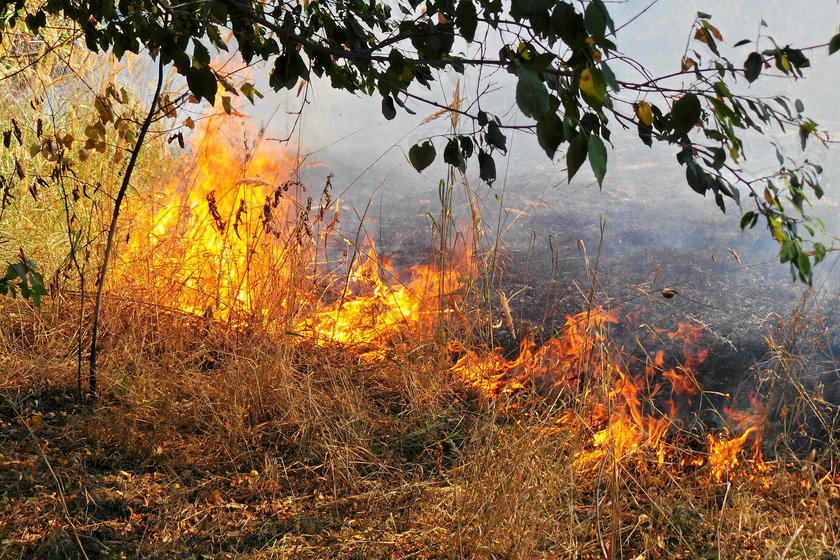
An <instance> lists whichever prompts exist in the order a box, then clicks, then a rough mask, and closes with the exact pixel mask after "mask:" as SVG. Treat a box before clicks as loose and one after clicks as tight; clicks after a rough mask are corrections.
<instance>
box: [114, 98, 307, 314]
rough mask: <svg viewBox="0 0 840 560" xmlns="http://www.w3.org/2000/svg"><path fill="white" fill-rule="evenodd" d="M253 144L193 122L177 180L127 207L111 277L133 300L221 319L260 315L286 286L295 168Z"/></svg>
mask: <svg viewBox="0 0 840 560" xmlns="http://www.w3.org/2000/svg"><path fill="white" fill-rule="evenodd" d="M255 137H256V134H255V133H254V131H252V130H249V128H248V126H247V124H246V123H245V121H243V120H242V119H238V118H234V117H231V116H229V115H225V114H216V115H210V116H207V117H205V118H204V119H201V120H199V122H198V124H197V126H196V130H195V133H194V134H193V136H192V140H191V142H190V146H191V155H192V158H191V160H190V161H189V162H186V163H184V165H183V171H182V173H181V174H180V175H179V176H176V177H173V178H172V179H171V180H170V181H168V182H167V183H166V184H164V185H162V186H161V188H160V189H159V190H156V191H153V192H151V193H149V194H148V195H147V197H146V199H145V200H143V201H142V204H141V205H138V206H137V207H135V208H133V212H132V214H133V220H132V223H131V226H130V236H129V240H128V242H127V243H126V245H125V247H123V249H122V252H121V255H122V265H121V267H120V270H121V272H122V274H121V276H122V277H123V278H122V279H121V281H125V280H126V279H128V280H129V281H130V280H132V279H133V280H134V281H133V282H131V284H132V290H134V293H138V292H139V293H140V294H143V296H144V297H146V298H147V299H148V300H149V301H154V302H155V303H157V304H160V305H165V306H169V307H172V308H176V309H180V310H183V311H186V312H190V313H197V314H208V313H212V314H214V315H215V316H216V317H218V318H220V319H223V320H227V319H230V318H231V317H233V316H238V315H243V314H253V313H255V312H260V310H261V309H260V306H261V305H262V303H260V302H258V301H257V300H262V302H264V301H266V300H267V298H268V297H269V296H270V295H273V294H272V287H273V283H276V282H278V281H282V280H284V279H286V278H288V276H289V275H290V274H291V272H292V268H291V260H292V256H293V254H294V250H295V249H297V248H299V247H300V246H302V245H301V244H300V243H299V241H300V236H301V235H302V231H301V228H300V225H299V224H298V223H297V222H298V220H297V216H298V212H299V207H300V204H299V202H298V198H299V197H300V196H301V192H300V187H299V185H298V184H297V183H295V182H294V181H292V180H291V179H292V176H293V175H292V173H293V171H294V169H295V165H296V160H295V158H294V157H292V156H291V155H289V154H288V153H286V152H285V151H283V150H282V149H280V148H279V147H278V146H276V145H272V144H268V143H267V142H259V143H256V144H252V143H253V142H254V138H255ZM249 144H250V146H248V147H249V148H250V149H243V145H249ZM141 273H142V274H143V277H142V278H138V277H137V276H136V275H137V274H141Z"/></svg>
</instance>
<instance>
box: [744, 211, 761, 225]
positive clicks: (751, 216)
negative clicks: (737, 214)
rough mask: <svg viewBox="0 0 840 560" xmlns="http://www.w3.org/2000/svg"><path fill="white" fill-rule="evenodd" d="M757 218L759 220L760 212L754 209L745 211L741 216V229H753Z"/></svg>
mask: <svg viewBox="0 0 840 560" xmlns="http://www.w3.org/2000/svg"><path fill="white" fill-rule="evenodd" d="M756 220H758V212H754V211H752V210H750V211H749V212H744V215H743V216H741V229H746V228H750V229H752V228H753V226H755V223H756Z"/></svg>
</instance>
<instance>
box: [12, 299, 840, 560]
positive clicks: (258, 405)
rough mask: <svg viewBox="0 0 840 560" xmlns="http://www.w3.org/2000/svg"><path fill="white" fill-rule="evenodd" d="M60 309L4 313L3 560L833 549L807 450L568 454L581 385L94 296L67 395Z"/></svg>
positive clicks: (583, 442)
mask: <svg viewBox="0 0 840 560" xmlns="http://www.w3.org/2000/svg"><path fill="white" fill-rule="evenodd" d="M70 307H72V304H69V303H61V302H58V301H56V302H51V303H49V304H47V305H45V307H44V308H43V309H42V310H40V311H39V312H37V313H36V312H33V310H31V309H28V308H26V306H23V305H10V304H6V310H5V313H4V315H3V317H4V322H3V325H2V329H0V332H2V333H3V340H2V356H3V372H4V373H3V377H2V392H3V395H4V402H3V405H2V407H1V408H2V422H3V425H2V433H3V447H2V453H3V455H4V456H3V457H2V463H0V477H2V479H3V481H4V483H3V488H4V490H3V492H4V494H3V496H2V500H3V505H2V507H3V515H2V521H0V533H2V538H3V541H2V543H3V544H2V546H3V549H4V554H7V555H10V557H22V556H25V557H32V556H35V557H43V558H51V557H55V556H56V555H60V556H65V555H66V556H70V557H75V556H81V553H80V552H79V547H78V545H77V544H75V539H76V537H77V536H78V539H79V542H80V543H81V545H82V547H83V548H84V549H85V551H86V554H88V556H89V557H119V556H120V554H121V553H125V554H127V555H134V554H137V555H138V556H139V557H141V558H144V557H147V558H160V557H180V556H182V555H184V554H188V555H189V554H204V555H205V556H208V557H213V558H224V557H237V558H240V557H241V558H300V557H313V558H326V557H334V558H370V557H389V558H409V557H419V558H423V557H426V558H439V557H454V558H494V557H495V558H601V557H604V554H605V552H604V551H606V554H607V556H610V555H612V556H614V557H616V558H618V557H624V558H638V557H639V556H641V557H644V558H783V557H784V558H797V557H798V558H826V559H827V558H835V557H837V553H838V544H837V540H836V539H837V530H838V524H837V520H836V511H837V508H838V507H840V478H838V477H837V476H836V475H834V474H831V472H830V471H829V470H826V466H827V465H826V464H825V463H824V462H822V461H821V462H814V461H813V460H810V459H802V460H796V461H793V462H789V463H786V464H780V463H775V462H774V463H770V464H769V467H768V468H767V469H766V470H762V471H755V470H754V469H752V468H747V467H746V466H745V465H749V464H750V463H751V457H750V455H749V454H744V453H742V454H741V455H739V457H740V460H741V461H742V464H741V465H738V466H734V465H727V474H726V476H724V477H718V476H716V475H715V474H714V470H713V469H714V468H715V465H709V464H702V465H701V464H699V462H694V463H692V462H690V461H687V460H685V459H686V458H692V457H693V458H695V459H696V458H697V457H705V451H703V450H702V447H701V448H700V450H699V451H698V450H694V451H692V450H690V449H686V448H683V449H679V447H680V446H686V445H689V443H687V441H686V440H685V439H683V440H682V443H676V442H678V441H680V440H676V439H672V440H671V441H673V442H675V443H673V444H672V446H673V447H674V448H672V449H670V450H669V454H668V455H667V456H666V457H665V459H664V460H661V458H660V456H659V455H660V451H659V449H658V448H655V447H650V446H645V445H639V446H638V448H637V449H635V451H633V452H632V453H629V452H628V453H624V454H621V452H620V451H619V450H618V449H619V448H616V447H610V448H609V449H610V451H609V452H608V454H603V453H602V454H601V455H600V458H598V459H596V460H595V462H594V465H593V467H594V468H592V469H581V466H580V457H581V453H584V452H588V451H589V452H591V450H592V449H593V447H592V443H590V442H591V441H592V438H593V436H594V434H596V433H597V431H598V429H599V428H598V426H599V422H603V421H604V420H601V421H598V420H597V418H595V419H594V420H593V412H592V400H591V399H594V398H595V396H596V395H597V392H598V391H597V388H593V389H592V390H591V391H590V393H581V394H580V395H579V398H578V399H577V400H575V401H573V402H564V401H562V400H558V399H556V398H555V397H554V396H551V393H542V396H541V393H540V392H539V391H531V392H530V393H528V394H527V395H526V394H525V393H524V391H520V392H518V394H507V395H498V396H497V397H496V398H495V399H490V400H488V399H487V398H486V395H485V394H484V393H481V392H476V389H475V388H474V387H471V385H470V383H465V382H464V381H463V380H462V379H460V378H458V377H456V376H453V375H452V374H451V371H450V368H451V367H452V365H453V363H454V362H453V358H452V357H451V354H449V349H446V351H439V350H435V346H434V345H432V344H430V345H428V346H427V347H425V348H426V349H425V350H423V351H419V352H416V353H414V354H407V355H401V356H399V357H398V358H397V359H392V360H388V361H371V360H363V359H360V358H359V357H358V356H357V355H354V354H353V353H348V352H347V351H346V350H341V349H340V348H337V347H335V346H325V345H319V344H314V343H310V342H307V341H305V340H302V339H301V338H300V337H296V336H291V337H285V338H278V337H277V336H276V335H274V334H272V335H268V334H265V333H263V332H256V331H249V330H247V329H226V328H225V327H224V326H222V325H221V324H219V323H218V322H214V321H208V320H207V319H202V318H197V317H195V316H190V315H186V314H172V313H164V314H161V313H159V312H156V310H155V308H153V307H142V306H140V307H138V306H136V305H131V304H129V303H127V302H124V301H120V300H111V301H110V302H109V305H108V309H107V313H106V315H105V319H106V320H105V323H104V331H105V333H106V336H105V337H104V339H103V356H105V359H106V363H107V367H103V372H107V374H106V375H107V380H105V381H104V382H103V384H102V385H103V387H107V389H106V391H105V395H104V396H103V398H102V399H101V400H100V401H98V402H96V403H92V404H90V403H88V404H85V403H83V402H80V401H78V400H77V398H76V397H75V396H74V395H73V394H72V391H70V390H69V389H68V387H72V385H73V384H74V383H75V372H76V364H75V356H74V348H75V342H74V340H73V337H74V336H75V330H74V329H75V326H74V325H75V322H74V321H72V320H71V319H70V317H72V316H73V313H68V310H69V308H70ZM593 359H595V358H593ZM592 365H593V366H596V365H597V364H594V363H593V364H592ZM603 366H604V364H601V365H600V366H598V367H603ZM529 395H530V396H529ZM587 395H591V396H587ZM613 412H614V413H615V414H619V413H620V412H621V411H620V410H618V409H616V410H614V411H613ZM596 416H597V415H596ZM624 421H625V422H631V420H624ZM607 425H609V424H607ZM733 441H734V440H733ZM695 443H697V444H698V445H699V443H698V442H697V441H695ZM596 449H597V447H596ZM47 465H49V469H48V468H47ZM50 469H51V471H50ZM51 472H54V473H55V474H54V476H53V475H52V474H51ZM57 481H60V482H61V485H60V489H59V486H57ZM65 507H66V511H65V509H64V508H65Z"/></svg>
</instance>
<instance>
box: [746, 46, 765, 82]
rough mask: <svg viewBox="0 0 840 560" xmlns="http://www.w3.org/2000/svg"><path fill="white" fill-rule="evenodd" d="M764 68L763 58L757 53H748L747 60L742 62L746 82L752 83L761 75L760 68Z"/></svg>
mask: <svg viewBox="0 0 840 560" xmlns="http://www.w3.org/2000/svg"><path fill="white" fill-rule="evenodd" d="M763 66H764V57H762V56H761V54H759V53H757V52H753V53H750V55H749V56H748V57H747V60H746V61H745V62H744V77H746V78H747V81H748V82H750V83H753V82H754V81H756V79H758V76H759V74H761V68H762V67H763Z"/></svg>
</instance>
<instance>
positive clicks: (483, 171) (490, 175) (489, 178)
mask: <svg viewBox="0 0 840 560" xmlns="http://www.w3.org/2000/svg"><path fill="white" fill-rule="evenodd" d="M478 176H479V177H481V179H482V180H483V181H485V182H486V183H487V184H488V185H492V184H493V181H495V180H496V162H495V161H493V156H492V155H490V154H488V153H487V152H485V151H484V150H479V151H478Z"/></svg>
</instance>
